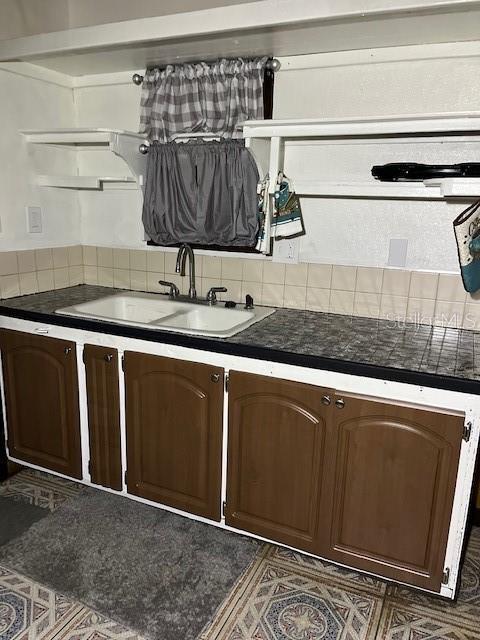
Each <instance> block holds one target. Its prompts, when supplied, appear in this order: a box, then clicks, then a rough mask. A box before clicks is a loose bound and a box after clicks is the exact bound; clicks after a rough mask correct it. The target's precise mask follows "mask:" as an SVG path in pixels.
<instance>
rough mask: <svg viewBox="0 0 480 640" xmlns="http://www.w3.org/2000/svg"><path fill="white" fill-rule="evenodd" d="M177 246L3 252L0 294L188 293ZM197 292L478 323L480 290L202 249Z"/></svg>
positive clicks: (450, 277)
mask: <svg viewBox="0 0 480 640" xmlns="http://www.w3.org/2000/svg"><path fill="white" fill-rule="evenodd" d="M175 259H176V252H172V251H163V250H161V249H148V250H136V249H135V250H131V249H112V248H106V247H95V246H81V245H75V246H70V247H55V248H52V249H38V250H27V251H7V252H0V295H1V297H2V298H10V297H13V296H18V295H25V294H29V293H36V292H40V291H48V290H51V289H61V288H63V287H68V286H72V285H77V284H82V283H86V284H99V285H103V286H107V287H119V288H125V289H134V290H137V291H150V292H158V291H164V290H165V287H162V286H161V285H159V284H158V281H159V280H169V281H171V282H174V283H175V284H177V286H178V287H179V289H180V290H181V291H182V292H183V293H185V292H186V291H187V289H188V282H187V281H188V278H182V277H180V276H179V275H178V274H176V273H175ZM195 259H196V275H197V291H198V293H199V295H203V296H204V295H206V293H207V291H208V289H209V288H210V287H212V286H219V285H222V286H225V287H227V289H228V292H227V293H226V294H223V296H220V298H221V299H222V298H223V299H225V300H230V299H231V300H236V301H240V300H242V299H244V298H245V296H246V294H250V295H251V296H253V298H254V300H255V301H256V302H257V303H258V304H264V305H272V306H277V307H287V308H294V309H309V310H312V311H330V312H332V313H340V314H345V315H352V314H353V315H356V316H367V317H372V318H386V319H391V320H395V321H399V322H404V321H408V322H414V323H417V324H435V325H441V326H451V327H464V328H466V329H477V330H480V296H479V299H478V300H477V299H475V298H474V297H472V296H471V295H469V294H467V293H466V292H465V290H464V289H463V286H462V281H461V278H460V276H459V275H455V274H442V273H441V274H437V273H431V272H422V271H408V270H402V269H381V268H374V267H351V266H340V265H328V264H305V263H300V264H295V265H292V264H287V265H285V264H280V263H275V262H271V261H269V260H264V259H252V258H245V259H242V258H238V257H230V256H224V257H217V256H208V255H197V254H196V256H195Z"/></svg>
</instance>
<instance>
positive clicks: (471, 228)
mask: <svg viewBox="0 0 480 640" xmlns="http://www.w3.org/2000/svg"><path fill="white" fill-rule="evenodd" d="M453 229H454V231H455V238H456V240H457V250H458V259H459V261H460V270H461V273H462V280H463V286H464V287H465V290H466V291H468V292H469V293H474V292H475V291H478V290H479V289H480V200H479V201H478V202H475V203H474V204H472V205H471V206H470V207H468V209H465V211H462V213H461V214H460V215H459V216H458V218H456V219H455V220H454V221H453Z"/></svg>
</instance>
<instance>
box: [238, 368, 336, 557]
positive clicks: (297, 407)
mask: <svg viewBox="0 0 480 640" xmlns="http://www.w3.org/2000/svg"><path fill="white" fill-rule="evenodd" d="M328 395H329V391H328V390H325V389H320V388H318V387H313V386H309V385H306V384H299V383H296V382H288V381H285V380H278V379H274V378H266V377H263V376H258V375H251V374H245V373H238V372H236V371H233V372H231V373H230V383H229V436H228V438H229V440H228V472H227V473H228V484H227V506H226V522H227V524H229V525H231V526H233V527H237V528H239V529H244V530H246V531H250V532H252V533H256V534H259V535H261V536H265V537H267V538H270V539H272V540H277V541H279V542H284V543H286V544H289V545H292V546H294V547H298V548H299V549H305V550H307V551H313V550H315V549H316V538H317V531H318V526H319V516H320V513H321V499H322V487H323V476H324V473H325V468H324V462H325V459H324V458H325V444H326V438H327V428H328V420H327V417H328V414H329V413H330V412H331V407H328V406H326V405H324V404H323V402H328ZM322 400H323V402H322Z"/></svg>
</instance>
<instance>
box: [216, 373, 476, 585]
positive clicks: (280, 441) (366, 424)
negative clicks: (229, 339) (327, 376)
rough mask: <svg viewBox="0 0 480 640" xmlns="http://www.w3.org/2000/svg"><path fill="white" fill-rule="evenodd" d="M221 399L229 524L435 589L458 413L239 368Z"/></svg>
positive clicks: (454, 465) (452, 472) (447, 517)
mask: <svg viewBox="0 0 480 640" xmlns="http://www.w3.org/2000/svg"><path fill="white" fill-rule="evenodd" d="M229 403H230V404H229V446H228V471H227V479H228V480H227V508H226V521H227V523H228V524H229V525H232V526H234V527H236V528H239V529H243V530H245V531H249V532H252V533H256V534H258V535H261V536H264V537H266V538H270V539H272V540H276V541H278V542H283V543H286V544H288V545H292V546H294V547H297V548H299V549H304V550H306V551H310V552H312V553H315V554H317V555H319V556H322V557H324V558H328V559H330V560H333V561H336V562H339V563H342V564H345V565H347V566H351V567H357V568H359V569H362V570H364V571H369V572H372V573H377V574H380V575H383V576H385V577H389V578H393V579H395V580H400V581H403V582H407V583H409V584H414V585H417V586H419V587H423V588H426V589H431V590H433V591H439V589H440V586H441V582H442V573H443V566H444V559H445V550H446V544H447V537H448V529H449V524H450V517H451V512H452V505H453V496H454V491H455V483H456V476H457V471H458V461H459V454H460V446H461V442H462V435H463V423H464V416H460V415H453V414H445V413H440V412H435V411H426V410H422V409H418V408H415V407H409V406H397V405H394V404H387V403H382V402H376V401H373V400H370V399H365V398H360V397H353V396H348V395H346V394H339V393H338V392H337V393H335V392H332V391H329V390H327V389H321V388H318V387H312V386H309V385H306V384H300V383H294V382H286V381H283V380H277V379H273V378H265V377H262V376H257V375H250V374H243V373H237V372H231V374H230V398H229ZM324 403H325V404H324Z"/></svg>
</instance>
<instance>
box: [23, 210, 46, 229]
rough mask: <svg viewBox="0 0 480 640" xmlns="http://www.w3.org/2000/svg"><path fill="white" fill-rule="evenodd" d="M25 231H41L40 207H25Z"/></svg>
mask: <svg viewBox="0 0 480 640" xmlns="http://www.w3.org/2000/svg"><path fill="white" fill-rule="evenodd" d="M27 231H28V233H42V209H41V207H27Z"/></svg>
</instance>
